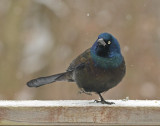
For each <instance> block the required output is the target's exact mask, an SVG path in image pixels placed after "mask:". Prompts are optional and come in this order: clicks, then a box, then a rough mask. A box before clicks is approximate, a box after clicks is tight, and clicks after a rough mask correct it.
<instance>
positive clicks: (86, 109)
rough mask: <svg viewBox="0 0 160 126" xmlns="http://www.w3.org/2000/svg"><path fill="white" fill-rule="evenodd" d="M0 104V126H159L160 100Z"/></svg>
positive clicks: (3, 102)
mask: <svg viewBox="0 0 160 126" xmlns="http://www.w3.org/2000/svg"><path fill="white" fill-rule="evenodd" d="M111 101H112V102H115V104H114V105H104V104H100V103H95V102H94V101H93V100H64V101H36V100H31V101H0V124H1V125H53V124H55V125H140V124H141V125H160V101H158V100H157V101H156V100H152V101H148V100H144V101H142V100H135V101H133V100H127V101H125V100H111Z"/></svg>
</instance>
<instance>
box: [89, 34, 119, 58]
mask: <svg viewBox="0 0 160 126" xmlns="http://www.w3.org/2000/svg"><path fill="white" fill-rule="evenodd" d="M92 49H93V50H94V52H95V53H96V54H97V55H98V56H101V57H108V58H109V57H113V56H115V55H117V54H121V51H120V45H119V43H118V41H117V39H116V38H115V37H113V36H112V35H111V34H109V33H102V34H100V35H99V36H98V39H97V40H96V42H95V43H94V45H93V46H92Z"/></svg>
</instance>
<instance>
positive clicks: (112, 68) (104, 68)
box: [27, 32, 126, 105]
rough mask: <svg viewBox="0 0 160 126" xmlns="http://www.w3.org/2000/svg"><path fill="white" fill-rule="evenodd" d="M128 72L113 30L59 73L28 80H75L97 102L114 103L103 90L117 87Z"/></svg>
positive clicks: (35, 82)
mask: <svg viewBox="0 0 160 126" xmlns="http://www.w3.org/2000/svg"><path fill="white" fill-rule="evenodd" d="M125 73H126V65H125V60H124V57H123V56H122V54H121V48H120V45H119V42H118V40H117V39H116V38H115V37H114V36H113V35H111V34H110V33H106V32H105V33H101V34H99V35H98V38H97V39H96V41H95V42H94V44H93V45H92V47H91V48H89V49H87V50H86V51H84V52H83V53H82V54H80V55H79V56H78V57H77V58H75V59H74V60H73V61H72V62H71V64H70V65H69V67H68V69H67V70H66V71H65V72H63V73H59V74H55V75H51V76H47V77H40V78H37V79H33V80H31V81H29V82H27V86H29V87H40V86H42V85H46V84H50V83H53V82H56V81H68V82H76V84H77V86H78V87H79V88H80V90H81V91H82V92H84V93H92V92H94V93H96V94H98V95H99V97H100V100H95V102H97V103H102V104H108V105H112V104H115V103H114V102H109V101H106V100H104V98H103V97H102V95H101V93H103V92H106V91H108V90H109V89H111V88H113V87H115V86H116V85H117V84H119V83H120V81H121V80H122V79H123V77H124V76H125Z"/></svg>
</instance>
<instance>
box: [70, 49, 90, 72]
mask: <svg viewBox="0 0 160 126" xmlns="http://www.w3.org/2000/svg"><path fill="white" fill-rule="evenodd" d="M90 57H91V56H90V48H89V49H87V50H86V51H85V52H83V53H82V54H81V55H79V56H78V57H77V58H76V59H74V60H73V61H72V63H71V64H70V66H69V67H68V69H67V71H74V70H75V69H77V68H83V67H84V66H85V64H86V63H87V62H88V61H89V59H90Z"/></svg>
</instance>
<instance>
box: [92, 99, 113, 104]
mask: <svg viewBox="0 0 160 126" xmlns="http://www.w3.org/2000/svg"><path fill="white" fill-rule="evenodd" d="M94 102H96V103H102V104H108V105H112V104H115V103H114V102H108V101H105V100H102V101H101V100H100V101H99V100H94Z"/></svg>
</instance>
